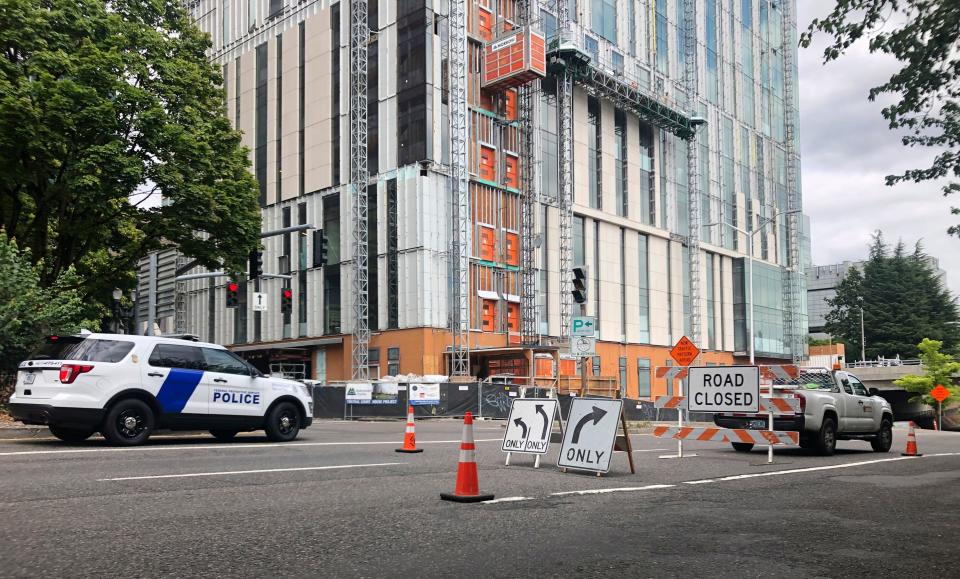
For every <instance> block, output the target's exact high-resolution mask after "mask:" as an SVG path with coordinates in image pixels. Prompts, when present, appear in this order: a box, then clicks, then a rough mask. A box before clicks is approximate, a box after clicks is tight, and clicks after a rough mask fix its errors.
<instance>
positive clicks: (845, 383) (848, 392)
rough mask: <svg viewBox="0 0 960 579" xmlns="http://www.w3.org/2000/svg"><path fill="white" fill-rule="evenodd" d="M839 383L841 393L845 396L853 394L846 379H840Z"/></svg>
mask: <svg viewBox="0 0 960 579" xmlns="http://www.w3.org/2000/svg"><path fill="white" fill-rule="evenodd" d="M840 383H841V384H843V391H844V392H846V393H847V394H853V387H852V386H850V380H849V379H847V378H842V379H841V380H840Z"/></svg>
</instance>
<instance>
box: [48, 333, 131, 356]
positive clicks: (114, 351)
mask: <svg viewBox="0 0 960 579" xmlns="http://www.w3.org/2000/svg"><path fill="white" fill-rule="evenodd" d="M132 349H133V342H127V341H125V340H103V339H95V338H86V339H82V340H81V341H79V342H77V341H75V340H74V341H72V342H71V343H69V344H67V345H66V346H65V347H60V348H59V351H58V352H56V357H53V356H50V358H49V359H54V360H77V361H81V362H119V361H120V360H123V359H124V357H126V355H127V354H129V353H130V350H132Z"/></svg>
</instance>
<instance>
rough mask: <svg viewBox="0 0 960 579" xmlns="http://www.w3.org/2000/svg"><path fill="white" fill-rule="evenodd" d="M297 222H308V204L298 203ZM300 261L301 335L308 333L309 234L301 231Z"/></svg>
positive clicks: (299, 241)
mask: <svg viewBox="0 0 960 579" xmlns="http://www.w3.org/2000/svg"><path fill="white" fill-rule="evenodd" d="M297 222H298V223H299V224H300V225H305V224H306V223H307V204H306V203H300V204H299V205H297ZM297 245H298V249H297V250H298V253H299V256H300V257H299V263H298V267H297V270H298V271H297V326H298V327H297V332H298V334H299V335H300V336H306V335H307V299H308V297H309V296H308V294H307V236H306V232H303V231H301V232H300V234H299V235H298V236H297Z"/></svg>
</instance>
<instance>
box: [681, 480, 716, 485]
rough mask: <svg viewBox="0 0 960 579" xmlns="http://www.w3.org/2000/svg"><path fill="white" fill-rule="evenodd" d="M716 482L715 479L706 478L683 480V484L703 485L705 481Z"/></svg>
mask: <svg viewBox="0 0 960 579" xmlns="http://www.w3.org/2000/svg"><path fill="white" fill-rule="evenodd" d="M712 482H717V481H716V479H712V478H707V479H703V480H685V481H683V484H685V485H705V484H707V483H712Z"/></svg>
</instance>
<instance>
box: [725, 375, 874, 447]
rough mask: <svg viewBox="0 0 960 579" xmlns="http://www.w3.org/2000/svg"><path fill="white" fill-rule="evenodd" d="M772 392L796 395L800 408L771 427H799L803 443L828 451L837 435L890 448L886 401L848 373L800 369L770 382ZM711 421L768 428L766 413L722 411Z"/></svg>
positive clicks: (779, 416)
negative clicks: (791, 376) (784, 379)
mask: <svg viewBox="0 0 960 579" xmlns="http://www.w3.org/2000/svg"><path fill="white" fill-rule="evenodd" d="M773 394H774V395H775V396H791V395H792V396H794V397H796V398H799V399H800V412H799V413H797V414H795V415H774V417H773V428H774V430H794V431H799V432H800V446H801V447H803V448H809V449H815V450H817V451H819V452H820V454H823V455H826V456H829V455H831V454H833V452H834V450H836V447H837V441H838V440H867V441H870V445H871V446H872V447H873V450H875V451H876V452H888V451H889V450H890V446H891V445H892V444H893V430H892V429H893V410H892V408H891V407H890V403H889V402H887V401H886V400H884V399H883V398H881V397H880V396H878V395H877V391H876V390H874V389H870V390H867V387H866V386H864V385H863V382H861V381H860V379H859V378H857V377H856V376H854V375H853V374H851V373H849V372H845V371H842V370H835V371H830V370H826V369H814V368H804V369H803V370H802V371H801V372H800V375H799V376H798V377H797V378H795V379H793V380H790V381H789V383H774V385H773ZM713 421H714V422H715V423H716V424H717V426H721V427H723V428H746V429H752V430H766V429H767V428H768V425H767V415H766V414H740V413H737V414H728V413H721V414H716V415H714V418H713ZM733 448H734V449H736V450H737V451H740V452H749V451H750V450H751V449H752V448H753V445H752V444H749V443H741V442H734V443H733Z"/></svg>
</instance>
